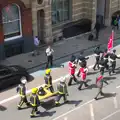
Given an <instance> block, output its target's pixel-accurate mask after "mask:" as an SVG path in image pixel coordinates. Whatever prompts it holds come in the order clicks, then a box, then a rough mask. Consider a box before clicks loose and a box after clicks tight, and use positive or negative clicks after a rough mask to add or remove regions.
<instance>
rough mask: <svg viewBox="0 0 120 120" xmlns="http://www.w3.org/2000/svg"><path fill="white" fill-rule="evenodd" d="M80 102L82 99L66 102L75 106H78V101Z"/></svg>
mask: <svg viewBox="0 0 120 120" xmlns="http://www.w3.org/2000/svg"><path fill="white" fill-rule="evenodd" d="M81 102H82V100H78V101H77V100H70V101H68V102H67V103H66V104H75V106H78V105H79V104H80V103H81Z"/></svg>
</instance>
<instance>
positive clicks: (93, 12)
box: [91, 0, 97, 29]
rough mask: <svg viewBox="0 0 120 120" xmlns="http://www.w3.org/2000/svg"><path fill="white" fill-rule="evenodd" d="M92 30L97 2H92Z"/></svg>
mask: <svg viewBox="0 0 120 120" xmlns="http://www.w3.org/2000/svg"><path fill="white" fill-rule="evenodd" d="M91 3H92V8H91V9H92V29H93V28H94V26H95V23H96V12H97V0H92V2H91Z"/></svg>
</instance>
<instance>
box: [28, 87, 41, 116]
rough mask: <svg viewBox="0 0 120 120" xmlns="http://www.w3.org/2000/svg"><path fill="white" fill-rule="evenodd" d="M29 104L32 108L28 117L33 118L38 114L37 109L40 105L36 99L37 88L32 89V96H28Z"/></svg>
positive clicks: (37, 98)
mask: <svg viewBox="0 0 120 120" xmlns="http://www.w3.org/2000/svg"><path fill="white" fill-rule="evenodd" d="M30 104H31V107H32V111H31V114H30V117H31V118H32V117H35V116H36V114H40V111H38V107H39V105H40V101H39V97H38V88H32V94H31V96H30Z"/></svg>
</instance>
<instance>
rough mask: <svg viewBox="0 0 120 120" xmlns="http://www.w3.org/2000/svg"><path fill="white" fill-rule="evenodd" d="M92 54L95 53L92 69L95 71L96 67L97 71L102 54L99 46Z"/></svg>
mask: <svg viewBox="0 0 120 120" xmlns="http://www.w3.org/2000/svg"><path fill="white" fill-rule="evenodd" d="M94 53H95V58H96V62H95V65H94V67H93V69H94V70H95V69H96V66H97V68H98V69H99V60H100V54H101V53H103V52H102V51H101V50H100V46H98V47H96V48H95V50H94Z"/></svg>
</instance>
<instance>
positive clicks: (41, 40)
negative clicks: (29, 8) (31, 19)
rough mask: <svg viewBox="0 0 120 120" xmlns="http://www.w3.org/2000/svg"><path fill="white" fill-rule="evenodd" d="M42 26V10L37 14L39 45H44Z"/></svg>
mask: <svg viewBox="0 0 120 120" xmlns="http://www.w3.org/2000/svg"><path fill="white" fill-rule="evenodd" d="M44 24H45V12H44V10H43V9H42V10H39V11H38V12H37V25H38V38H39V40H40V42H41V43H44Z"/></svg>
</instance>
